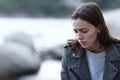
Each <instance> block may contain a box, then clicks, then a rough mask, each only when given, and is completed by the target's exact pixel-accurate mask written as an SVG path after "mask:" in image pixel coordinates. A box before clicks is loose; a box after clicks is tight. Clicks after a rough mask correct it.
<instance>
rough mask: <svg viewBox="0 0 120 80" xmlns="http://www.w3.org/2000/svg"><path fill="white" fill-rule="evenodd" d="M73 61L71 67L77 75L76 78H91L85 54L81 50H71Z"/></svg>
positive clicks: (80, 79) (78, 79)
mask: <svg viewBox="0 0 120 80" xmlns="http://www.w3.org/2000/svg"><path fill="white" fill-rule="evenodd" d="M71 57H72V60H73V61H72V62H71V65H70V67H69V69H71V71H72V73H73V74H74V76H75V77H76V80H91V77H90V73H89V68H88V63H87V59H86V57H85V55H81V54H80V53H79V52H76V53H74V52H71Z"/></svg>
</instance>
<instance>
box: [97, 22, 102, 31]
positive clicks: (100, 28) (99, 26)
mask: <svg viewBox="0 0 120 80" xmlns="http://www.w3.org/2000/svg"><path fill="white" fill-rule="evenodd" d="M97 29H98V33H100V31H101V30H102V27H101V24H99V25H98V28H97Z"/></svg>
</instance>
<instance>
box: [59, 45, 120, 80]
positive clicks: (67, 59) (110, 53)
mask: <svg viewBox="0 0 120 80" xmlns="http://www.w3.org/2000/svg"><path fill="white" fill-rule="evenodd" d="M105 52H106V56H105V57H106V58H105V67H104V74H103V80H120V44H112V45H111V46H110V47H109V48H108V49H107V50H105ZM61 80H91V76H90V73H89V68H88V63H87V60H86V56H85V55H81V54H80V53H74V52H73V51H72V50H71V48H70V47H69V46H66V47H65V48H64V53H63V57H62V70H61Z"/></svg>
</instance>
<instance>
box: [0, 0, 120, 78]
mask: <svg viewBox="0 0 120 80" xmlns="http://www.w3.org/2000/svg"><path fill="white" fill-rule="evenodd" d="M89 1H92V2H96V3H97V4H98V5H99V6H100V8H101V10H102V12H103V16H104V18H105V20H106V23H107V25H108V28H109V30H110V32H111V35H112V36H113V37H116V38H118V39H119V38H120V35H119V34H120V31H119V30H120V27H119V23H120V5H119V4H120V0H114V1H113V0H0V46H1V47H0V48H1V49H0V50H1V51H0V56H1V55H2V56H3V55H5V56H3V57H5V58H4V60H2V59H3V58H1V62H0V68H1V69H0V77H1V76H2V75H3V74H2V71H3V69H2V68H5V66H8V67H7V68H8V69H9V71H12V70H13V71H12V72H17V71H14V69H11V68H14V67H16V69H15V70H17V69H21V70H20V71H21V72H22V71H24V70H26V69H28V67H26V66H27V63H29V64H28V65H30V66H32V67H29V68H30V69H29V70H32V69H33V70H35V71H36V72H35V73H34V74H29V75H28V74H27V75H22V76H20V78H19V79H18V80H60V69H61V56H62V51H63V46H64V44H65V42H66V40H67V39H69V38H74V33H73V31H72V24H71V19H70V17H71V14H72V12H73V11H74V10H75V8H76V7H78V6H79V5H81V4H82V3H85V2H89ZM26 45H27V46H26ZM6 55H7V56H6ZM10 55H11V57H10ZM13 56H14V57H13ZM9 57H10V58H9ZM13 58H15V59H13ZM9 61H10V62H9ZM17 61H18V62H17ZM13 64H14V65H13ZM25 64H26V66H25ZM1 65H4V66H1ZM9 66H10V67H9ZM24 66H25V67H26V68H23V67H24ZM17 67H19V68H17ZM21 67H22V68H21ZM7 68H5V70H6V73H5V74H7ZM20 71H18V72H20ZM3 72H4V71H3ZM5 74H4V75H5ZM14 74H15V75H16V74H17V73H14ZM7 75H8V74H7ZM9 75H11V74H9ZM9 80H10V79H9Z"/></svg>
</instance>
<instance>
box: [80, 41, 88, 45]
mask: <svg viewBox="0 0 120 80" xmlns="http://www.w3.org/2000/svg"><path fill="white" fill-rule="evenodd" d="M79 42H80V44H81V45H86V44H87V42H86V41H79Z"/></svg>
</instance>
